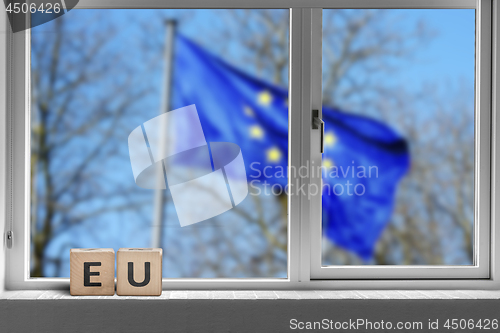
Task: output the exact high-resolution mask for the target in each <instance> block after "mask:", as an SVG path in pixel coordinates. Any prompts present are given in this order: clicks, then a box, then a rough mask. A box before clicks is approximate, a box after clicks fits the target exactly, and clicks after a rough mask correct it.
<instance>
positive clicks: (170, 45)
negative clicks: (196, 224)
mask: <svg viewBox="0 0 500 333" xmlns="http://www.w3.org/2000/svg"><path fill="white" fill-rule="evenodd" d="M176 25H177V21H176V20H174V19H169V20H166V21H165V26H166V31H165V48H164V58H165V70H164V73H163V75H164V76H163V84H164V91H163V98H162V104H161V109H160V114H162V113H164V112H168V111H170V95H171V88H172V62H173V58H174V38H175V29H176ZM162 127H163V130H162V142H161V143H160V144H161V145H165V144H166V145H169V142H165V141H166V140H168V138H169V137H168V136H167V135H166V134H167V133H166V132H168V124H162ZM163 166H164V164H163V165H162V168H161V169H160V171H159V172H158V182H161V181H163V182H164V183H165V184H166V182H167V180H166V178H165V177H166V174H165V172H163V170H162V169H163ZM166 204H167V200H166V198H165V190H163V189H157V190H156V191H155V197H154V206H153V210H154V211H153V228H152V234H151V247H153V248H158V247H161V246H162V232H163V226H164V223H163V220H164V218H163V215H164V212H165V206H166Z"/></svg>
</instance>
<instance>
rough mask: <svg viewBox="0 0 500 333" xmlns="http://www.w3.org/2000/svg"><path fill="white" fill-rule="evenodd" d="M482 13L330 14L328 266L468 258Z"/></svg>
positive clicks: (326, 53)
mask: <svg viewBox="0 0 500 333" xmlns="http://www.w3.org/2000/svg"><path fill="white" fill-rule="evenodd" d="M474 51H475V10H473V9H453V10H414V9H410V10H392V9H391V10H324V11H323V100H324V101H323V102H324V109H323V117H324V120H325V153H324V155H323V169H324V170H323V184H324V188H323V203H322V205H323V221H322V230H323V237H322V264H323V265H324V266H327V265H363V264H365V265H366V264H368V265H471V264H472V263H473V225H474Z"/></svg>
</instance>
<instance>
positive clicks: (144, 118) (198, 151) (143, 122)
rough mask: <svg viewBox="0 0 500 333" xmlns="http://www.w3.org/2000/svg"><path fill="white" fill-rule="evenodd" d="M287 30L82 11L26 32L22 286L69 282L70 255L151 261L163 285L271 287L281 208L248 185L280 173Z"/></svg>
mask: <svg viewBox="0 0 500 333" xmlns="http://www.w3.org/2000/svg"><path fill="white" fill-rule="evenodd" d="M288 17H289V14H288V10H83V9H82V10H71V11H70V12H68V13H67V14H65V15H63V16H61V17H59V18H57V19H55V20H53V21H50V22H48V23H46V24H43V25H40V26H37V27H35V28H33V29H32V31H31V32H32V35H31V84H32V85H31V95H32V109H31V263H30V265H31V276H32V277H40V276H42V277H69V249H70V248H114V249H115V251H116V250H118V249H119V248H121V247H152V246H159V247H162V248H163V250H164V251H163V276H164V277H166V278H179V277H188V278H198V277H205V278H212V277H225V278H239V277H241V278H250V277H279V278H285V277H286V276H287V273H286V272H287V214H286V212H287V207H286V206H287V197H286V195H284V194H283V193H280V192H278V191H274V192H270V191H265V190H264V185H263V184H262V182H261V180H263V179H264V176H263V175H262V174H261V171H262V170H263V169H264V168H265V167H266V166H268V165H271V166H282V167H283V168H286V167H287V161H288V159H287V154H288V106H287V86H288V58H289V56H288V27H289V22H288V20H289V19H288ZM172 20H175V22H176V24H175V25H174V24H172V23H171V22H172ZM167 22H169V23H167ZM171 29H175V32H174V33H173V34H169V33H168V31H174V30H171ZM169 36H170V37H169ZM193 105H194V106H193ZM171 110H176V111H175V112H167V111H171ZM160 114H163V115H162V116H159V115H160ZM250 181H253V182H252V183H250ZM272 181H273V183H274V184H279V185H280V184H281V185H283V186H284V185H285V184H286V182H287V178H286V174H285V175H283V176H282V177H281V178H279V177H275V178H273V179H272ZM167 185H168V186H167Z"/></svg>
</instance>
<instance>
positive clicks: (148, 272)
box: [128, 261, 151, 287]
mask: <svg viewBox="0 0 500 333" xmlns="http://www.w3.org/2000/svg"><path fill="white" fill-rule="evenodd" d="M150 280H151V263H150V262H147V261H146V262H145V263H144V281H142V282H135V280H134V263H133V262H129V263H128V283H130V284H131V285H132V286H134V287H144V286H146V285H147V284H148V283H149V281H150Z"/></svg>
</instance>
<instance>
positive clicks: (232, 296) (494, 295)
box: [0, 290, 500, 301]
mask: <svg viewBox="0 0 500 333" xmlns="http://www.w3.org/2000/svg"><path fill="white" fill-rule="evenodd" d="M2 299H4V300H13V301H15V300H55V299H104V300H128V299H133V300H185V299H195V300H199V299H209V300H260V299H267V300H280V299H294V300H303V299H359V300H369V299H500V291H498V290H495V291H490V290H418V291H417V290H410V291H408V290H380V291H377V290H352V291H350V290H349V291H347V290H341V291H337V290H297V291H293V290H292V291H284V290H277V291H271V290H258V291H247V290H245V291H243V290H242V291H226V290H224V291H202V290H196V291H191V290H190V291H178V290H174V291H166V290H165V291H163V293H162V295H161V296H157V297H152V296H118V295H116V294H115V295H114V296H71V295H70V294H69V290H16V291H4V292H3V293H1V294H0V300H2Z"/></svg>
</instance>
